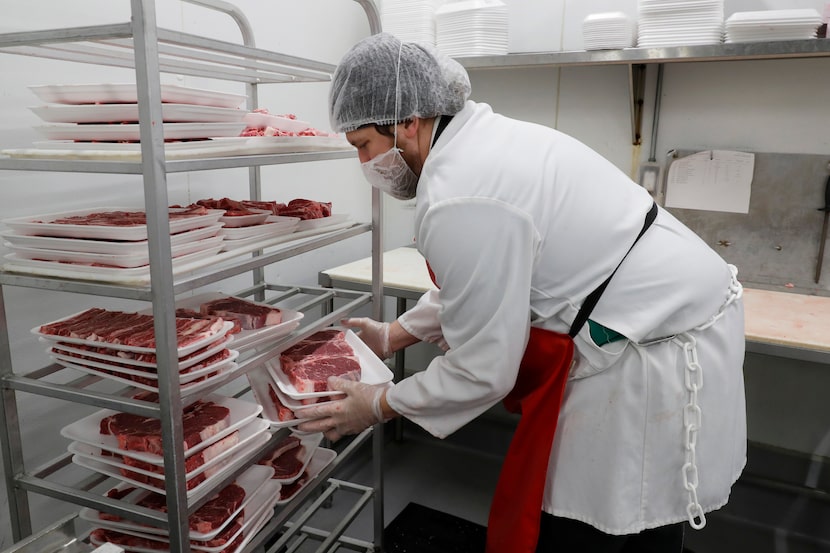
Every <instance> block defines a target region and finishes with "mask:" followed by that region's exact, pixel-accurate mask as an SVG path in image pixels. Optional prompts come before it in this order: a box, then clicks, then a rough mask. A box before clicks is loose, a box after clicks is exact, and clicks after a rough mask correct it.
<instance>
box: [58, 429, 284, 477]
mask: <svg viewBox="0 0 830 553" xmlns="http://www.w3.org/2000/svg"><path fill="white" fill-rule="evenodd" d="M267 429H268V422H267V421H264V420H262V419H258V418H255V419H253V420H252V421H250V422H248V423H247V424H245V425H244V426H243V427H242V428H240V429H239V442H238V443H236V444H235V445H234V446H232V447H230V448H228V449H226V450H225V451H223V452H222V453H220V454H219V455H217V456H216V457H214V458H212V459H210V460H209V461H207V462H205V463H203V464H202V465H200V466H198V467H196V468H195V469H194V470H192V471H190V472H188V473H186V474H185V479H187V480H190V479H191V478H193V477H195V476H198V475H199V474H201V473H203V472H205V471H211V470H214V471H215V470H218V468H219V467H222V466H224V464H225V463H226V462H227V461H228V459H230V458H232V457H233V456H234V455H237V454H238V453H239V452H240V451H243V450H246V451H247V449H246V448H247V447H248V446H249V444H251V443H253V442H254V441H256V440H257V439H259V440H261V439H262V438H261V436H262V434H263V433H264V432H265V431H266V430H267ZM67 451H69V452H70V453H73V454H76V455H81V456H82V457H86V458H88V459H92V460H95V461H100V462H102V463H105V464H107V465H111V466H113V467H115V468H118V469H125V470H128V471H130V472H134V473H136V474H141V475H144V476H147V477H149V478H152V479H154V480H157V481H158V482H156V483H157V484H158V485H159V486H164V474H163V473H162V474H159V473H157V472H152V471H149V470H145V469H141V468H138V467H133V466H130V465H128V464H126V463H124V462H123V461H122V460H121V459H120V458H119V457H114V456H112V455H105V454H104V450H102V449H101V448H99V447H95V446H92V445H89V444H85V443H83V442H71V443H70V444H69V446H67Z"/></svg>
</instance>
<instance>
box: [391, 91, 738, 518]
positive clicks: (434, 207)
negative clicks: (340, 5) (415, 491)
mask: <svg viewBox="0 0 830 553" xmlns="http://www.w3.org/2000/svg"><path fill="white" fill-rule="evenodd" d="M651 204H652V199H651V197H650V196H649V194H648V193H647V192H646V191H645V190H643V189H642V188H641V187H640V186H638V185H637V184H636V183H633V182H632V181H631V180H630V179H629V178H628V177H627V176H626V175H625V174H624V173H622V172H621V171H620V170H619V169H617V168H616V167H615V166H614V165H613V164H611V163H610V162H608V161H607V160H605V159H604V158H603V157H601V156H600V155H598V154H597V153H596V152H594V151H593V150H591V149H590V148H588V147H586V146H585V145H583V144H581V143H580V142H578V141H576V140H574V139H573V138H571V137H569V136H567V135H564V134H562V133H560V132H558V131H556V130H553V129H550V128H547V127H543V126H541V125H536V124H532V123H526V122H520V121H516V120H512V119H509V118H506V117H503V116H500V115H497V114H494V113H493V112H492V110H491V109H490V107H489V106H488V105H486V104H480V103H475V102H472V101H469V102H467V104H466V106H465V107H464V109H463V110H462V111H461V112H459V113H458V114H457V115H456V116H455V117H454V119H453V120H452V121H451V122H450V124H449V125H448V126H447V128H446V129H445V130H444V132H443V134H442V135H441V136H440V137H439V139H438V140H437V142H436V143H435V145H434V146H433V148H432V150H431V151H430V153H429V156H428V157H427V159H426V162H425V164H424V167H423V170H422V173H421V176H420V180H419V184H418V194H417V207H416V216H415V230H416V244H417V247H418V249H419V251H420V252H421V253H422V254H423V255H424V257H425V258H426V259H427V260H428V261H429V263H430V265H431V268H432V270H433V271H434V273H435V276H436V280H437V283H438V285H439V286H440V292H438V291H433V292H428V293H427V294H425V295H424V297H423V298H422V299H421V301H420V302H419V303H418V305H417V306H416V307H414V308H413V309H412V310H410V311H409V312H407V313H406V314H404V315H403V316H402V317H401V318H400V319H399V321H400V323H401V324H402V325H403V327H404V329H406V330H407V331H408V332H410V333H411V334H413V335H415V336H416V337H418V338H421V339H423V340H429V341H433V342H434V341H445V342H446V345H447V347H448V348H449V349H448V351H447V352H446V353H445V354H444V355H443V356H439V357H436V358H435V359H433V360H432V362H431V363H430V365H429V366H428V367H427V369H426V370H425V371H423V372H419V373H416V374H414V375H412V376H410V377H409V378H406V379H404V380H403V381H401V382H399V383H398V384H397V385H396V386H395V387H394V388H393V389H392V390H390V392H389V393H388V395H387V397H388V401H389V403H390V406H391V407H392V408H393V409H395V411H397V412H398V413H400V414H402V415H404V416H406V417H407V418H409V419H410V420H412V421H414V422H415V423H417V424H419V425H421V426H422V427H424V428H425V429H426V430H427V431H429V432H430V433H432V434H434V435H435V436H438V437H445V436H447V435H448V434H450V433H452V432H454V431H455V430H457V429H458V428H460V427H461V426H463V425H464V424H466V423H467V422H469V421H471V420H473V419H474V418H475V417H477V416H478V415H480V414H481V413H483V412H484V411H485V410H487V409H488V408H490V407H492V406H493V405H494V404H496V403H497V402H499V401H500V400H501V399H502V398H503V397H504V396H505V395H506V394H507V393H508V392H509V391H510V390H511V389H512V387H513V384H514V382H515V380H516V375H517V372H518V367H519V363H520V360H521V358H522V355H523V353H524V350H525V346H526V344H527V340H528V335H529V328H530V325H531V324H532V325H533V326H537V327H540V328H545V329H548V330H553V331H556V332H561V333H567V331H568V328H569V327H570V324H571V322H572V320H573V318H574V317H575V316H576V313H577V311H578V308H579V306H580V305H581V303H582V301H583V300H584V299H585V297H586V296H587V295H588V294H589V293H590V292H591V291H592V290H593V289H594V288H596V287H597V286H598V285H599V284H600V283H601V282H602V281H603V280H604V279H605V278H606V277H607V276H608V275H609V274H611V272H612V271H613V270H614V268H615V267H616V266H617V265H618V264H619V263H620V261H621V260H622V259H623V257H624V256H625V254H626V252H627V251H628V249H629V247H630V246H631V243H632V242H633V241H634V239H635V237H636V236H637V234H638V232H639V231H640V229H641V227H642V225H643V219H644V216H645V214H646V212H647V211H648V210H649V208H650V207H651ZM730 285H732V287H731V289H730ZM730 290H731V291H730ZM739 296H740V290H739V285H737V287H736V285H735V281H734V279H733V275H732V273H731V271H730V268H729V266H728V265H727V264H726V263H725V262H724V261H723V259H722V258H721V257H719V256H718V255H717V254H716V253H715V252H714V251H712V250H711V248H709V247H708V246H707V245H706V244H705V243H704V242H703V241H702V240H700V238H698V237H697V236H696V235H695V234H694V233H692V232H691V231H690V230H688V229H687V228H686V227H685V226H683V225H682V224H681V223H680V222H679V221H677V220H676V219H675V218H674V217H673V216H672V215H671V214H669V213H668V212H666V211H665V210H663V209H660V211H659V213H658V216H657V219H656V221H655V222H654V224H653V225H652V227H651V228H650V229H649V230H648V231H647V232H646V233H645V234H644V235H643V237H642V238H641V239H640V241H639V242H638V243H637V245H636V246H635V247H634V249H633V250H631V252H630V253H629V255H628V257H627V258H626V259H625V262H624V263H623V264H622V266H621V267H620V269H619V270H618V271H617V273H616V274H615V275H614V277H613V279H612V281H611V283H610V284H609V286H608V288H607V289H606V290H605V293H604V294H603V296H602V298H601V300H600V301H599V304H598V305H597V306H596V308H595V309H594V311H593V313H592V315H591V319H592V320H593V321H596V322H598V323H599V324H602V325H603V326H605V327H607V328H610V329H613V330H616V331H617V332H620V333H621V334H623V335H624V336H626V337H627V338H628V340H623V341H618V342H613V343H611V344H607V345H605V346H603V347H597V346H596V345H595V344H593V342H592V341H591V339H590V337H589V335H588V325H585V327H584V328H583V330H582V332H581V333H580V335H579V336H577V338H576V340H575V342H576V360H575V363H574V368H573V369H572V373H571V376H572V379H571V380H570V381H569V384H568V387H567V389H566V393H565V397H564V401H563V406H562V409H561V415H560V422H559V428H558V430H557V434H556V437H555V442H554V446H553V450H552V452H551V461H550V467H549V471H548V477H547V486H546V493H545V502H544V505H543V508H544V510H545V511H547V512H550V513H552V514H555V515H560V516H566V517H570V518H575V519H578V520H582V521H584V522H587V523H589V524H592V525H593V526H595V527H597V528H599V529H600V530H602V531H604V532H607V533H612V534H625V533H632V532H638V531H640V530H642V529H645V528H650V527H655V526H659V525H663V524H667V523H671V522H679V521H682V520H685V519H686V518H687V515H686V507H687V505H688V503H689V496H688V492H687V491H686V490H685V489H684V487H683V476H682V473H681V469H682V466H683V465H684V463H685V462H687V461H688V457H687V456H688V451H687V450H686V449H684V446H683V440H684V433H685V431H686V428H685V427H684V422H683V411H684V406H685V405H686V404H687V403H688V401H689V397H688V395H689V394H688V391H687V390H686V388H685V387H684V367H685V362H681V361H682V358H683V355H682V352H683V350H682V349H681V345H680V341H681V340H680V338H676V339H674V340H663V341H657V343H654V344H653V345H648V346H645V345H638V344H637V343H646V342H649V341H656V340H658V339H660V338H664V337H670V336H673V335H681V336H683V341H688V340H689V339H690V338H689V336H692V337H693V339H695V340H696V343H697V353H698V355H699V357H700V365H701V366H702V372H703V374H704V375H705V378H704V382H705V386H704V387H703V388H702V389H701V391H700V392H699V393H698V395H697V399H696V403H697V404H698V405H700V407H701V409H702V411H703V415H702V416H703V423H702V428H701V429H700V430H699V432H698V435H697V436H696V438H697V440H696V443H697V446H696V456H695V459H694V460H695V463H696V466H697V468H698V474H699V484H698V488H697V493H698V501H699V503H700V505H701V506H702V508H703V510H704V511H709V510H712V509H714V508H718V507H720V506H722V505H723V504H724V503H725V502H726V500H727V498H728V495H729V490H730V487H731V485H732V484H733V483H734V481H735V480H736V479H737V477H738V475H739V474H740V472H741V470H742V468H743V466H744V463H745V440H746V429H745V412H744V396H743V376H742V363H743V351H744V350H743V344H744V342H743V306H742V303H741V300H740V297H739ZM727 300H733V301H730V302H728V301H727ZM719 313H720V314H721V315H720V317H719V318H718V320H717V322H715V323H714V324H711V326H709V327H708V328H707V329H706V330H693V329H695V328H696V327H698V326H700V325H703V324H705V323H707V321H711V320H712V318H713V317H714V316H715V315H717V314H719Z"/></svg>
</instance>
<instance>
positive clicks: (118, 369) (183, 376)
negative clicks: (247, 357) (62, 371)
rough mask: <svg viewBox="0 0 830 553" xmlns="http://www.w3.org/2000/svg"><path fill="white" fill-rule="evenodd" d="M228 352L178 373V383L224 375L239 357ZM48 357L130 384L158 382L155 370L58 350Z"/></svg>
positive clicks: (236, 352)
mask: <svg viewBox="0 0 830 553" xmlns="http://www.w3.org/2000/svg"><path fill="white" fill-rule="evenodd" d="M228 351H229V352H230V355H229V356H228V358H227V359H222V360H220V361H217V362H215V363H211V364H210V365H206V366H204V367H202V368H200V369H197V370H195V371H190V372H186V373H182V372H180V373H179V383H180V384H181V385H185V384H189V383H190V382H193V381H194V380H196V379H199V378H203V377H205V376H207V375H210V374H212V373H216V372H222V373H223V374H224V373H225V372H228V371H226V369H228V370H231V369H233V367H231V363H233V362H234V361H235V360H236V358H237V357H239V352H238V351H236V350H228ZM49 356H50V357H51V358H52V359H54V360H55V361H57V362H58V363H60V364H62V365H64V366H67V367H69V368H76V366H80V367H83V368H88V369H89V370H95V369H101V370H104V371H113V372H115V373H117V374H115V375H109V376H112V377H116V376H120V375H124V376H123V378H124V379H126V380H129V381H130V382H133V381H132V380H131V379H130V376H138V377H141V378H145V379H147V380H150V381H158V372H156V371H155V370H152V371H151V370H147V369H145V370H141V369H139V368H133V369H131V368H128V367H123V366H120V365H116V364H112V363H105V362H101V361H95V360H92V359H79V358H78V357H76V356H73V355H66V354H64V353H60V350H58V351H55V350H54V348H53V350H52V351H51V352H50V354H49ZM116 363H117V362H116ZM180 370H181V369H180ZM135 384H138V383H135ZM150 387H151V388H156V389H157V386H156V387H153V386H150Z"/></svg>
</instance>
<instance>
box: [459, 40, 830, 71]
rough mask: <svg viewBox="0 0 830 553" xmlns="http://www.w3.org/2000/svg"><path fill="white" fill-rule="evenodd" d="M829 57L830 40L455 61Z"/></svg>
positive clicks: (485, 64)
mask: <svg viewBox="0 0 830 553" xmlns="http://www.w3.org/2000/svg"><path fill="white" fill-rule="evenodd" d="M828 56H830V40H828V39H809V40H782V41H774V42H742V43H733V44H711V45H703V46H672V47H665V48H626V49H623V50H590V51H584V50H573V51H566V52H533V53H522V54H506V55H503V56H470V57H460V58H456V60H457V61H458V62H459V63H461V65H463V66H464V67H466V68H467V69H513V68H523V67H543V66H549V67H561V66H587V65H634V64H659V63H680V62H695V61H697V62H700V61H747V60H761V59H793V58H820V57H828Z"/></svg>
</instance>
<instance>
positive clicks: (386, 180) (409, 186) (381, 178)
mask: <svg viewBox="0 0 830 553" xmlns="http://www.w3.org/2000/svg"><path fill="white" fill-rule="evenodd" d="M360 168H361V169H362V170H363V176H365V177H366V180H367V181H369V184H371V185H372V186H374V187H375V188H377V189H378V190H380V191H381V192H386V193H387V194H389V195H390V196H392V197H393V198H397V199H399V200H411V199H412V198H414V197H415V191H416V190H417V188H418V175H416V174H415V172H414V171H413V170H412V169H410V168H409V165H407V164H406V160H405V159H404V158H403V156H402V155H401V149H400V148H398V147H397V145H396V146H392V148H390V149H389V150H388V151H386V152H384V153H382V154H380V155H379V156H375V157H374V158H372V159H370V160H369V161H367V162H365V163H361V164H360Z"/></svg>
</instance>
